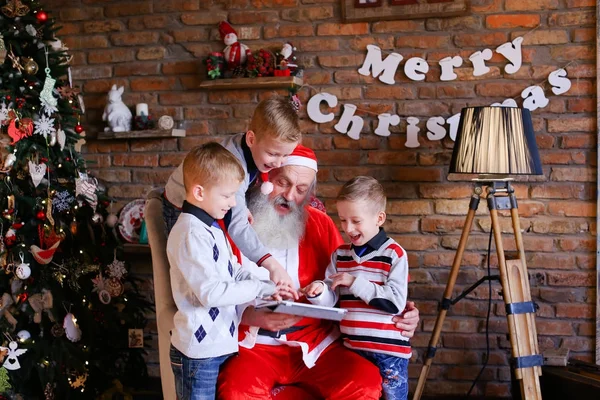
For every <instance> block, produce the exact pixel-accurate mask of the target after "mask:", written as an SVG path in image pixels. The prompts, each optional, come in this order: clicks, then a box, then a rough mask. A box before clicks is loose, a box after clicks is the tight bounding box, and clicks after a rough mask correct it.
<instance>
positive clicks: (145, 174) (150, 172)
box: [133, 168, 173, 185]
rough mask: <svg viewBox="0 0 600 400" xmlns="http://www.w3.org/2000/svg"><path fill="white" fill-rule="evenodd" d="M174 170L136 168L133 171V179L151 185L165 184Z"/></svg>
mask: <svg viewBox="0 0 600 400" xmlns="http://www.w3.org/2000/svg"><path fill="white" fill-rule="evenodd" d="M172 172H173V171H172V170H171V169H170V168H168V169H136V170H134V171H133V181H134V182H137V183H147V184H151V185H164V184H165V183H166V182H167V181H168V180H169V176H170V175H171V173H172Z"/></svg>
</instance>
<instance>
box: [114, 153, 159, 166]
mask: <svg viewBox="0 0 600 400" xmlns="http://www.w3.org/2000/svg"><path fill="white" fill-rule="evenodd" d="M113 165H115V166H120V167H156V166H158V154H115V155H114V156H113Z"/></svg>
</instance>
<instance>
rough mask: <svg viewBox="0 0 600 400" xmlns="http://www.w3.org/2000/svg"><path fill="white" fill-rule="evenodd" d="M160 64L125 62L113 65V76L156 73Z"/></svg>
mask: <svg viewBox="0 0 600 400" xmlns="http://www.w3.org/2000/svg"><path fill="white" fill-rule="evenodd" d="M159 71H160V65H158V64H156V63H139V62H138V63H127V64H120V65H115V76H136V75H137V76H140V75H158V73H159Z"/></svg>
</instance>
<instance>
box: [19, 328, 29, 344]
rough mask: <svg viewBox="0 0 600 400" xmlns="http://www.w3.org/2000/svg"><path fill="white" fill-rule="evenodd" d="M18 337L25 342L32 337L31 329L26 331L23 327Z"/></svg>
mask: <svg viewBox="0 0 600 400" xmlns="http://www.w3.org/2000/svg"><path fill="white" fill-rule="evenodd" d="M17 338H18V339H19V341H20V342H24V341H26V340H29V339H30V338H31V333H29V331H26V330H25V329H23V330H22V331H19V332H17Z"/></svg>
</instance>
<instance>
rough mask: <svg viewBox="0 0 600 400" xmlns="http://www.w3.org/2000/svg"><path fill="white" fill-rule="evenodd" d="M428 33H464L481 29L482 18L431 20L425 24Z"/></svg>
mask: <svg viewBox="0 0 600 400" xmlns="http://www.w3.org/2000/svg"><path fill="white" fill-rule="evenodd" d="M425 28H426V29H427V30H428V31H462V30H471V29H474V30H479V29H481V18H480V17H478V16H467V17H454V18H429V19H427V20H426V22H425Z"/></svg>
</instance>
